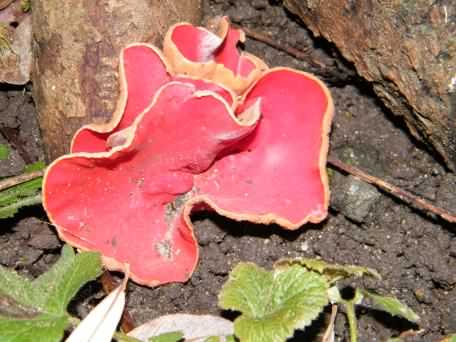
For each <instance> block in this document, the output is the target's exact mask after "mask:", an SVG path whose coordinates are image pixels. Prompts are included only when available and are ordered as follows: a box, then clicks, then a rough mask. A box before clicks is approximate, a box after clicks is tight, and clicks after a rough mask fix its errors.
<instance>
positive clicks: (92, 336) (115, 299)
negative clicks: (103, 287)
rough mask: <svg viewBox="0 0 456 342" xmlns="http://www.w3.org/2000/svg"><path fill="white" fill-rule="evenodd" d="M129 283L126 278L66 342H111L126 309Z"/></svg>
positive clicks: (91, 312)
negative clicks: (126, 294) (126, 291)
mask: <svg viewBox="0 0 456 342" xmlns="http://www.w3.org/2000/svg"><path fill="white" fill-rule="evenodd" d="M127 281H128V277H127V276H125V278H124V281H123V282H122V284H121V285H120V286H119V287H117V288H116V289H115V290H114V291H112V292H111V293H110V294H109V295H108V296H107V297H106V298H104V299H103V300H102V301H101V302H100V303H99V304H98V305H97V306H96V307H95V308H94V309H93V310H92V311H90V313H89V314H88V315H87V316H86V318H84V319H83V320H82V322H81V323H79V325H78V326H77V328H76V329H75V330H73V332H72V333H71V335H70V336H69V337H68V339H67V340H66V342H110V341H111V340H112V337H113V335H114V333H115V331H116V328H117V325H118V324H119V321H120V318H121V317H122V312H123V309H124V307H125V287H126V285H127Z"/></svg>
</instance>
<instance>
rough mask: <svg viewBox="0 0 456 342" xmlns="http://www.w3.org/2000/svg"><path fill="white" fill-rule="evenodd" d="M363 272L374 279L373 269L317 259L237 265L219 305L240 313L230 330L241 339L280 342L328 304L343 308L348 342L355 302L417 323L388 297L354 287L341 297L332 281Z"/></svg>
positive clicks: (354, 338) (353, 334) (353, 336)
mask: <svg viewBox="0 0 456 342" xmlns="http://www.w3.org/2000/svg"><path fill="white" fill-rule="evenodd" d="M365 276H367V277H375V278H378V279H380V275H379V274H378V273H377V272H376V271H375V270H373V269H369V268H365V267H359V266H352V265H338V264H330V263H327V262H325V261H322V260H317V259H306V258H301V259H293V260H282V261H280V262H278V263H276V264H275V266H274V268H273V270H272V271H267V270H265V269H263V268H261V267H258V266H257V265H255V264H251V263H240V264H239V265H238V266H236V267H235V268H234V269H233V271H232V272H231V274H230V277H229V279H228V281H227V282H226V283H225V285H224V286H223V289H222V291H221V293H220V296H219V305H220V307H221V308H223V309H229V310H235V311H239V312H241V315H240V316H239V317H238V318H237V319H236V320H235V323H234V331H235V335H236V336H237V337H238V338H239V339H240V340H241V341H247V342H256V341H264V342H268V341H271V342H273V341H274V342H275V341H285V340H286V339H287V338H288V337H291V336H292V335H293V333H294V331H295V330H296V329H302V328H305V327H306V326H308V325H310V324H311V322H312V320H314V319H315V318H316V317H317V316H318V315H319V314H320V313H321V312H322V311H323V309H324V307H325V306H326V305H327V304H329V303H332V304H338V305H343V306H344V307H345V311H346V314H347V318H348V322H349V329H350V338H351V341H352V342H356V341H357V340H358V338H357V324H356V315H355V306H356V305H360V304H362V303H364V302H366V301H370V304H371V305H372V306H373V307H375V308H376V309H378V310H382V311H385V312H387V313H389V314H391V315H395V316H401V317H403V318H405V319H407V320H409V321H411V322H417V321H418V319H419V317H418V316H417V315H416V314H415V313H414V312H413V311H412V310H411V309H410V308H409V307H407V306H406V305H405V304H402V303H401V302H400V301H399V300H397V299H396V298H394V297H389V296H382V295H379V294H376V293H373V292H370V291H367V290H365V289H360V288H356V289H355V295H354V297H353V298H351V299H343V298H342V296H341V295H340V291H339V288H338V286H337V282H339V281H340V280H343V279H347V278H354V277H365Z"/></svg>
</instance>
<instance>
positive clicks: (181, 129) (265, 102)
mask: <svg viewBox="0 0 456 342" xmlns="http://www.w3.org/2000/svg"><path fill="white" fill-rule="evenodd" d="M186 32H187V36H188V38H187V40H186V41H184V40H182V35H185V34H186ZM241 38H243V33H242V32H241V31H239V30H235V29H232V28H230V27H229V23H228V20H227V19H226V18H222V19H221V22H220V31H219V34H218V35H216V34H214V33H212V32H210V31H208V30H205V29H203V28H196V27H193V26H191V25H189V24H185V23H184V24H177V25H175V26H173V27H172V28H171V29H170V31H169V32H168V34H167V38H166V39H165V43H164V51H165V55H166V58H165V57H164V56H163V55H162V54H161V52H160V51H159V50H158V49H156V48H154V47H152V46H150V45H147V44H133V45H130V46H128V47H126V48H125V49H124V51H123V52H122V55H121V66H120V75H121V76H120V79H121V96H120V99H119V102H118V106H117V110H116V112H115V113H114V115H113V120H112V121H111V122H110V123H108V124H106V125H104V126H100V125H98V126H95V125H89V126H85V127H83V128H81V129H80V130H79V131H78V132H77V133H76V135H75V137H74V139H73V143H72V153H71V154H69V155H66V156H63V157H61V158H59V159H57V160H56V161H54V162H53V163H52V164H51V165H50V167H49V168H48V170H47V172H46V175H45V179H44V186H43V188H44V191H43V194H44V200H43V203H44V207H45V209H46V211H47V213H48V215H49V218H50V220H51V221H52V222H53V223H54V224H55V226H56V227H57V230H58V232H59V235H60V237H61V238H62V239H63V240H65V241H67V242H68V243H70V244H72V245H73V246H76V247H78V248H80V249H83V250H96V251H100V252H101V254H102V255H103V260H104V264H105V266H106V267H107V268H109V269H120V270H121V269H123V268H124V267H123V264H128V265H129V269H130V274H131V277H132V279H133V280H135V281H137V282H138V283H141V284H145V285H150V286H154V285H159V284H163V283H168V282H174V281H185V280H186V279H188V278H189V277H190V275H191V274H192V272H193V270H194V268H195V266H196V263H197V260H198V246H197V242H196V240H195V237H194V235H193V229H192V224H191V221H190V218H189V216H190V214H191V212H193V211H196V210H200V209H212V210H215V211H216V212H217V213H219V214H221V215H224V216H227V217H230V218H232V219H235V220H248V221H251V222H257V223H266V224H267V223H277V224H278V225H280V226H282V227H284V228H286V229H296V228H298V227H300V226H301V225H302V224H304V223H306V222H320V221H321V220H323V219H324V218H325V217H326V214H327V207H328V200H329V191H328V184H327V176H326V170H325V164H326V155H327V150H328V131H329V128H330V121H331V118H332V115H333V104H332V100H331V97H330V94H329V91H328V90H327V88H326V87H325V86H324V84H323V83H322V82H321V81H319V80H318V79H317V78H315V77H314V76H312V75H310V74H307V73H304V72H300V71H296V70H292V69H288V68H273V69H269V70H266V69H265V68H266V67H265V64H264V63H263V62H261V61H260V60H259V59H258V58H256V57H251V56H247V57H246V55H245V54H242V53H241V54H240V53H239V52H238V50H237V48H236V44H237V42H238V41H239V40H240V39H241ZM214 42H215V43H214ZM181 44H187V45H185V46H182V45H181ZM245 89H247V90H245Z"/></svg>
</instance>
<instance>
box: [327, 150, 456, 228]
mask: <svg viewBox="0 0 456 342" xmlns="http://www.w3.org/2000/svg"><path fill="white" fill-rule="evenodd" d="M328 164H329V165H332V166H333V167H335V168H336V169H339V170H342V171H344V172H346V173H348V174H351V175H353V176H355V177H357V178H359V179H361V180H363V181H364V182H366V183H369V184H372V185H375V186H377V187H378V188H380V189H382V190H384V191H386V192H388V193H389V194H391V195H393V196H394V197H396V198H399V199H400V200H402V201H404V202H406V203H407V204H411V205H413V206H414V207H417V208H419V209H424V210H426V211H429V212H431V213H433V214H435V215H438V216H440V217H441V218H442V219H444V220H445V221H448V222H451V223H454V222H456V215H454V214H452V213H450V212H448V211H446V210H444V209H442V208H439V207H436V206H435V205H433V204H431V203H430V202H428V201H426V200H424V199H423V198H421V197H418V196H416V195H414V194H412V193H410V192H408V191H406V190H403V189H401V188H399V187H397V186H395V185H392V184H390V183H388V182H386V181H384V180H382V179H380V178H378V177H375V176H371V175H369V174H367V173H366V172H364V171H362V170H360V169H358V168H356V167H354V166H351V165H348V164H345V163H344V162H342V161H340V160H338V159H334V158H328Z"/></svg>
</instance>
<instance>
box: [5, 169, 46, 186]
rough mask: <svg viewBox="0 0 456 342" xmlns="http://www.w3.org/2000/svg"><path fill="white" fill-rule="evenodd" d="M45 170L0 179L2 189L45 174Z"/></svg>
mask: <svg viewBox="0 0 456 342" xmlns="http://www.w3.org/2000/svg"><path fill="white" fill-rule="evenodd" d="M43 174H44V170H39V171H33V172H28V173H24V174H22V175H19V176H14V177H9V178H6V179H3V180H1V181H0V191H2V190H5V189H8V188H11V187H12V186H15V185H18V184H21V183H24V182H27V181H29V180H32V179H35V178H38V177H41V176H43Z"/></svg>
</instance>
